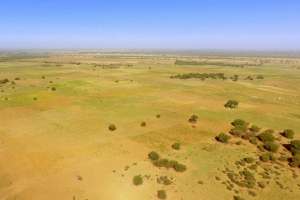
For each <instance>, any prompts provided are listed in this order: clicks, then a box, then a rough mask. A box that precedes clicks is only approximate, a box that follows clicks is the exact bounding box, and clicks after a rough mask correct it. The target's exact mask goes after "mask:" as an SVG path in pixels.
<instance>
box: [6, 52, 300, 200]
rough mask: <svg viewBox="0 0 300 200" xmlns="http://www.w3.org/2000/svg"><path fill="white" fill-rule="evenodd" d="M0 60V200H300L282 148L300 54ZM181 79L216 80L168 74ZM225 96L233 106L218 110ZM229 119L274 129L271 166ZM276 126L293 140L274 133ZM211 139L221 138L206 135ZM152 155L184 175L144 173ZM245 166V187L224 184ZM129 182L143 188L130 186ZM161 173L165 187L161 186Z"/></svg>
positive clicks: (295, 99)
mask: <svg viewBox="0 0 300 200" xmlns="http://www.w3.org/2000/svg"><path fill="white" fill-rule="evenodd" d="M176 60H182V61H197V62H198V63H201V64H198V65H197V64H194V65H193V64H182V65H178V64H174V63H175V61H176ZM0 61H1V62H0V80H4V79H8V81H9V82H7V83H2V84H0V200H33V199H37V200H53V199H62V200H108V199H109V200H135V199H136V200H146V199H159V197H158V195H157V191H158V190H165V191H166V194H167V199H172V200H173V199H174V200H181V199H184V200H215V199H218V200H232V199H234V196H239V197H240V198H241V199H245V200H248V199H262V200H267V199H272V200H282V199H289V200H296V199H299V195H300V192H299V191H300V178H299V175H300V169H299V167H291V166H290V159H291V158H292V154H291V153H290V151H289V150H288V148H285V146H286V145H289V144H290V142H291V141H292V140H299V139H300V125H299V124H300V69H299V68H300V58H299V56H298V57H297V56H295V57H287V56H285V57H284V56H271V55H270V56H265V57H255V56H235V57H234V56H216V55H214V56H204V55H197V54H191V55H189V54H187V53H185V54H180V53H176V52H166V53H155V52H149V53H146V52H144V53H134V52H133V53H130V52H128V53H126V52H116V53H113V52H101V53H93V52H85V53H80V52H60V53H54V52H53V53H50V54H45V55H43V56H27V57H26V56H20V55H17V56H13V57H12V56H11V55H7V54H1V56H0ZM221 63H222V64H221ZM189 73H200V74H203V73H208V74H209V73H224V76H225V77H227V79H225V80H223V79H219V78H216V79H212V78H206V79H205V80H200V79H196V78H190V79H176V78H170V76H176V75H178V74H189ZM234 75H238V80H237V81H233V79H234V78H230V77H234ZM259 75H262V76H263V77H264V78H263V79H257V78H256V77H257V76H259ZM248 76H251V77H252V78H253V80H250V79H246V78H247V77H248ZM228 100H236V101H238V102H239V105H238V107H237V108H234V109H230V108H225V107H224V104H225V103H226V102H227V101H228ZM158 114H159V115H160V117H159V118H158V117H157V116H156V115H158ZM192 115H197V116H198V120H197V122H196V123H190V122H189V118H190V117H191V116H192ZM235 119H243V120H245V121H246V122H248V123H249V125H248V127H251V125H253V124H254V125H257V126H258V127H260V128H261V129H260V131H259V133H261V132H263V131H264V130H266V129H273V130H274V133H272V134H273V135H274V136H275V138H276V141H275V142H276V143H277V144H278V145H279V150H278V151H277V152H275V153H274V156H275V157H276V158H277V160H273V161H270V162H261V161H260V156H261V155H262V154H264V153H267V152H268V151H267V150H265V152H261V150H259V148H257V145H259V144H262V142H260V141H258V144H257V145H253V144H251V143H250V142H249V140H247V139H242V138H239V137H234V136H233V135H231V134H230V133H229V132H230V130H231V129H232V128H233V125H231V123H232V122H233V121H234V120H235ZM142 122H146V126H144V127H143V126H141V123H142ZM110 124H114V125H115V126H116V130H115V131H110V130H109V129H108V126H109V125H110ZM286 129H292V130H293V131H294V133H295V135H294V138H293V139H289V138H285V137H284V136H282V135H281V132H283V131H284V130H286ZM247 131H249V130H247ZM222 132H224V133H226V134H227V135H230V136H231V139H230V140H229V142H228V143H221V142H219V141H217V140H216V139H215V137H216V136H218V135H219V134H220V133H222ZM259 133H257V135H258V134H259ZM238 141H242V144H241V145H237V144H236V142H238ZM174 142H179V143H180V144H181V148H180V149H179V150H175V149H173V148H172V144H173V143H174ZM151 151H155V152H157V153H158V154H159V155H160V157H162V158H167V159H169V160H176V161H178V162H179V163H182V164H184V165H185V166H186V168H187V169H186V171H184V172H177V171H175V170H174V169H172V168H170V169H167V168H165V167H156V166H154V165H153V164H152V163H151V160H150V159H149V157H148V153H149V152H151ZM280 156H285V157H286V158H287V160H285V161H284V160H281V159H278V158H280ZM246 157H252V158H254V162H253V163H252V164H250V163H245V162H243V159H244V158H246ZM237 161H238V162H241V164H237V163H236V162H237ZM255 163H256V168H255V169H250V168H249V167H250V166H251V165H253V164H255ZM245 169H248V171H250V172H251V173H253V174H254V176H255V183H254V185H253V186H249V187H247V186H245V185H244V186H239V185H237V184H236V183H233V182H232V181H231V180H230V178H229V177H228V176H229V175H228V174H229V173H233V174H236V175H237V176H238V175H239V172H241V171H243V170H245ZM241 173H242V172H241ZM136 175H141V176H142V177H143V184H142V185H139V186H136V185H134V183H133V177H134V176H136ZM264 175H265V176H264ZM165 176H167V178H168V179H170V180H171V184H170V185H168V184H164V182H163V181H160V180H162V179H163V177H165ZM160 177H162V179H160ZM239 177H240V178H241V177H243V176H242V175H240V176H239ZM259 182H262V183H263V184H264V185H265V187H261V186H260V185H259V184H258V183H259ZM237 198H238V197H236V199H237Z"/></svg>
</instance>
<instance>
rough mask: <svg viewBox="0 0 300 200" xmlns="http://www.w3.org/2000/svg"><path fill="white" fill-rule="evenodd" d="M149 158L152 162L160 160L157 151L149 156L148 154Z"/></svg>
mask: <svg viewBox="0 0 300 200" xmlns="http://www.w3.org/2000/svg"><path fill="white" fill-rule="evenodd" d="M148 156H149V158H150V159H151V160H158V159H159V154H158V153H156V152H155V151H151V152H150V153H149V154H148Z"/></svg>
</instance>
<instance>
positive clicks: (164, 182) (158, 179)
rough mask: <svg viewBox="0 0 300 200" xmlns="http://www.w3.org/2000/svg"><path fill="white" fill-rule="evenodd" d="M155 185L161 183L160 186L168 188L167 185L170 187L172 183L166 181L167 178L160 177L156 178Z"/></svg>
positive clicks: (168, 180)
mask: <svg viewBox="0 0 300 200" xmlns="http://www.w3.org/2000/svg"><path fill="white" fill-rule="evenodd" d="M171 179H172V178H171ZM157 183H159V184H160V183H162V184H164V185H166V186H168V185H171V184H172V183H173V182H172V181H171V180H170V179H168V177H167V176H161V177H160V178H157Z"/></svg>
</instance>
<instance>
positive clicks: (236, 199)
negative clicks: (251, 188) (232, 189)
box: [233, 196, 245, 200]
mask: <svg viewBox="0 0 300 200" xmlns="http://www.w3.org/2000/svg"><path fill="white" fill-rule="evenodd" d="M233 200H245V199H243V198H242V197H240V196H234V197H233Z"/></svg>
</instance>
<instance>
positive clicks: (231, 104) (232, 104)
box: [224, 100, 239, 108]
mask: <svg viewBox="0 0 300 200" xmlns="http://www.w3.org/2000/svg"><path fill="white" fill-rule="evenodd" d="M238 105H239V102H237V101H235V100H229V101H227V103H226V104H225V105H224V106H225V108H236V107H237V106H238Z"/></svg>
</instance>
